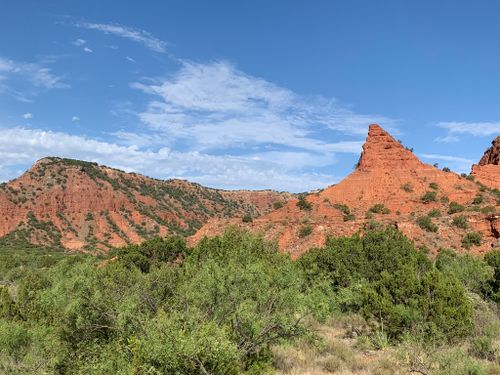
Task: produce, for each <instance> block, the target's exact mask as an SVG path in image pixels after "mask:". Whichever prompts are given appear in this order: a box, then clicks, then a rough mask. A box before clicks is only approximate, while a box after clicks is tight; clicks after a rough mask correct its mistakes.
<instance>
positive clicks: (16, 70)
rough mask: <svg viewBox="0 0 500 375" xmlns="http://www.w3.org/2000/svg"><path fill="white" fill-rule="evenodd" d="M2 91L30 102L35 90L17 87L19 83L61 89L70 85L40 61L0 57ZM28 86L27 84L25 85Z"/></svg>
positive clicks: (0, 90)
mask: <svg viewBox="0 0 500 375" xmlns="http://www.w3.org/2000/svg"><path fill="white" fill-rule="evenodd" d="M0 75H1V76H2V77H3V79H2V80H0V93H4V94H7V95H10V96H12V97H14V98H16V99H18V100H20V101H23V102H30V101H31V98H30V97H31V96H33V91H32V90H28V91H30V92H29V93H26V92H24V91H25V90H22V89H19V88H17V86H23V85H22V84H21V85H19V84H17V83H19V82H22V83H28V85H29V86H31V87H34V88H38V89H40V88H41V89H60V88H67V87H69V85H68V84H67V83H65V82H63V78H62V77H61V76H58V75H56V74H54V73H53V72H52V70H51V69H50V68H48V67H47V66H45V65H42V64H40V63H27V62H19V61H14V60H11V59H7V58H3V57H0ZM24 86H26V85H24Z"/></svg>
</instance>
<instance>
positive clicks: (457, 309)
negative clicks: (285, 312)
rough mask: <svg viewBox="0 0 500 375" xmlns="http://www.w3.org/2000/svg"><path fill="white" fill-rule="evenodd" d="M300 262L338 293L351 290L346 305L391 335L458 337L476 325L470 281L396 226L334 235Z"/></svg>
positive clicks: (442, 339)
mask: <svg viewBox="0 0 500 375" xmlns="http://www.w3.org/2000/svg"><path fill="white" fill-rule="evenodd" d="M300 262H301V263H302V265H303V267H304V268H305V269H309V270H315V272H314V273H313V274H311V275H310V277H311V278H313V279H314V278H317V277H320V275H322V276H323V277H326V278H327V279H328V280H329V281H330V283H331V285H332V288H333V289H334V290H335V291H336V292H337V293H338V295H341V296H348V298H347V299H345V298H344V299H342V300H341V301H340V302H341V307H342V308H343V309H344V310H347V311H358V312H361V313H362V314H363V315H364V316H365V318H366V319H367V320H368V321H369V322H370V323H371V325H372V326H373V327H374V328H375V329H378V330H380V331H383V332H385V333H386V334H387V335H388V336H389V337H390V338H393V339H397V338H399V337H401V336H402V335H403V334H405V333H414V334H416V335H421V336H423V337H426V338H428V339H432V340H434V341H438V342H439V341H454V340H458V339H460V338H462V337H464V336H465V335H466V334H467V333H468V331H469V330H470V328H471V326H472V310H471V306H470V304H469V302H468V300H467V298H466V294H465V289H464V287H463V286H462V285H461V284H460V283H459V281H458V280H457V279H456V278H455V276H453V275H448V274H444V273H442V272H440V271H439V270H436V269H434V267H433V265H432V263H431V261H430V260H429V258H428V257H427V254H426V253H425V252H424V251H423V250H417V249H415V247H414V246H413V243H412V242H411V241H410V240H408V239H407V238H406V237H405V236H404V235H403V234H401V233H400V232H398V231H397V230H395V229H393V228H386V229H384V230H380V231H371V232H367V233H366V234H365V235H364V236H363V237H360V236H359V235H355V236H352V237H345V238H330V239H329V240H328V241H327V245H326V247H325V248H322V249H316V250H313V251H311V252H309V253H308V254H306V255H305V256H304V257H303V258H302V259H301V260H300ZM346 291H349V292H346Z"/></svg>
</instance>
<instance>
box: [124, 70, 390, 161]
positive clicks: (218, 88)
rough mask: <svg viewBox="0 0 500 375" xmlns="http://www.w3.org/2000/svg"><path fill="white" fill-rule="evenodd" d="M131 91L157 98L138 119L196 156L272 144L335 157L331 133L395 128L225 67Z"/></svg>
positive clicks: (380, 118)
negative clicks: (373, 125)
mask: <svg viewBox="0 0 500 375" xmlns="http://www.w3.org/2000/svg"><path fill="white" fill-rule="evenodd" d="M131 86H132V87H134V88H137V89H141V90H143V91H144V92H146V93H148V94H151V95H154V96H155V99H154V100H152V101H151V102H150V103H149V105H148V108H147V110H146V111H143V112H141V113H139V117H140V119H141V120H142V121H143V122H144V123H145V124H147V125H148V126H149V127H150V128H151V129H153V130H155V131H159V132H162V133H164V134H165V135H167V136H169V137H170V139H172V140H179V141H182V140H189V143H190V144H191V145H192V147H195V148H196V149H198V150H203V149H212V148H224V147H243V146H249V145H255V144H270V145H275V146H276V145H279V146H284V147H295V148H299V149H306V150H309V151H314V152H320V153H325V152H335V151H339V146H338V145H336V146H332V145H330V144H329V143H328V142H327V141H325V140H324V138H325V134H327V133H328V132H331V131H335V132H337V133H338V132H340V133H344V134H349V135H355V136H361V135H364V134H365V133H366V129H367V126H368V124H370V123H371V122H381V123H384V124H385V125H388V124H389V125H393V124H394V121H393V120H391V119H388V118H385V117H383V116H379V115H361V114H358V113H355V112H354V111H352V110H350V109H347V108H345V107H342V106H341V105H339V104H338V103H337V101H336V100H335V99H328V98H321V97H315V98H308V97H302V96H300V95H297V94H295V93H294V92H292V91H290V90H288V89H286V88H282V87H279V86H277V85H274V84H272V83H270V82H268V81H266V80H263V79H260V78H256V77H252V76H250V75H247V74H245V73H243V72H241V71H239V70H237V69H236V68H235V67H234V66H233V65H231V64H230V63H227V62H215V63H211V64H195V63H184V65H183V66H182V68H181V69H180V70H179V71H178V72H177V73H176V74H174V75H173V76H172V77H170V78H167V79H164V80H157V81H156V82H155V83H153V84H143V83H133V84H132V85H131ZM319 131H323V133H322V134H321V136H319V135H318V134H319ZM330 135H331V134H330ZM355 148H356V152H358V149H359V148H358V144H356V147H355ZM346 149H348V148H346V145H344V150H346ZM349 150H351V151H353V150H354V148H353V147H352V145H350V147H349Z"/></svg>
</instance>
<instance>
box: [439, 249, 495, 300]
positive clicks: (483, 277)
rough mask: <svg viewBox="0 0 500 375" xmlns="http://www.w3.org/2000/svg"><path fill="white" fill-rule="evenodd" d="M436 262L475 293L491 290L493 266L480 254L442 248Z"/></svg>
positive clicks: (440, 267) (442, 269)
mask: <svg viewBox="0 0 500 375" xmlns="http://www.w3.org/2000/svg"><path fill="white" fill-rule="evenodd" d="M435 264H436V268H437V269H438V270H440V271H442V272H444V273H446V274H450V275H453V276H455V277H456V278H457V279H458V280H459V281H460V282H461V283H462V285H463V286H464V287H466V288H467V289H468V290H470V291H472V292H474V293H477V294H483V293H486V292H487V291H488V290H489V284H490V282H491V280H492V279H493V268H492V267H490V266H489V265H488V264H487V263H486V262H485V261H483V260H482V259H481V258H480V257H478V256H474V255H471V254H463V255H459V254H457V253H456V252H455V251H453V250H449V249H440V250H439V253H438V255H437V257H436V261H435Z"/></svg>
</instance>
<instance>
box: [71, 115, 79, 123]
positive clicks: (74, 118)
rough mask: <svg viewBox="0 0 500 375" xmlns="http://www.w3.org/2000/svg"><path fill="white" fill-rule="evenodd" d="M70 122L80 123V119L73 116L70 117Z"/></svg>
mask: <svg viewBox="0 0 500 375" xmlns="http://www.w3.org/2000/svg"><path fill="white" fill-rule="evenodd" d="M71 121H73V122H76V121H80V117H78V116H73V117H71Z"/></svg>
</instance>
